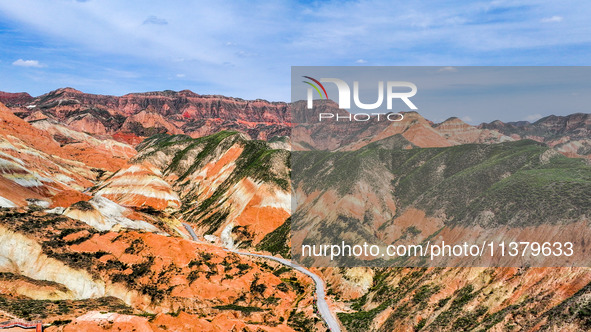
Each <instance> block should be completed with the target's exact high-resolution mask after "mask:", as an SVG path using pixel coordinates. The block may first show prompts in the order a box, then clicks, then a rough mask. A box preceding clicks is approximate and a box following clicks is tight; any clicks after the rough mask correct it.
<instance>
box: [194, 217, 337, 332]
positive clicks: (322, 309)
mask: <svg viewBox="0 0 591 332" xmlns="http://www.w3.org/2000/svg"><path fill="white" fill-rule="evenodd" d="M183 226H184V227H185V229H186V230H187V232H189V234H190V235H191V237H192V238H193V240H194V241H195V242H199V243H205V242H203V241H201V240H199V238H198V237H197V234H195V231H194V230H193V227H191V225H189V224H187V223H183ZM224 250H226V251H229V252H233V253H235V254H238V255H243V256H254V257H261V258H266V259H270V260H274V261H276V262H279V263H281V264H283V265H285V266H288V267H290V268H292V269H295V270H298V271H300V272H302V273H303V274H305V275H307V276H308V277H310V278H312V280H314V284H315V285H316V304H317V307H318V311H319V313H320V316H321V317H322V319H323V320H324V322H325V323H326V325H327V326H328V328H329V329H330V331H331V332H340V331H341V327H340V325H339V322H338V321H337V319H336V318H335V316H334V315H333V314H332V312H331V311H330V309H329V307H328V304H327V303H326V291H325V285H324V280H322V279H321V278H320V277H319V276H318V275H317V274H315V273H312V272H311V271H309V270H308V269H306V268H305V267H303V266H301V265H298V264H296V263H294V262H292V261H289V260H287V259H283V258H279V257H275V256H270V255H261V254H255V253H251V252H246V251H239V250H235V249H224Z"/></svg>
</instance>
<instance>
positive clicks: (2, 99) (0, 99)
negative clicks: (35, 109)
mask: <svg viewBox="0 0 591 332" xmlns="http://www.w3.org/2000/svg"><path fill="white" fill-rule="evenodd" d="M32 100H33V97H31V95H30V94H28V93H26V92H17V93H10V92H2V91H0V103H2V104H5V105H10V106H13V105H14V106H25V105H27V104H28V103H30V102H31V101H32Z"/></svg>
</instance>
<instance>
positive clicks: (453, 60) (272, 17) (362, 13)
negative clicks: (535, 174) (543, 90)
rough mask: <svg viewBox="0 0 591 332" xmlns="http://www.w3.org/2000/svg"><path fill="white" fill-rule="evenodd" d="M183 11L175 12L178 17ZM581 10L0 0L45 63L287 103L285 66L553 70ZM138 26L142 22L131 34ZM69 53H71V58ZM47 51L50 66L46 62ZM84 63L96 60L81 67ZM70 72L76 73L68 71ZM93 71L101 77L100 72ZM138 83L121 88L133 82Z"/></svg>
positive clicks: (581, 38)
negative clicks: (173, 80)
mask: <svg viewBox="0 0 591 332" xmlns="http://www.w3.org/2000/svg"><path fill="white" fill-rule="evenodd" d="M140 3H141V4H140ZM138 4H139V5H138ZM181 5H182V6H183V7H182V8H183V10H179V9H178V8H179V6H181ZM31 8H35V9H36V10H34V11H32V10H31ZM528 8H529V9H528ZM532 8H533V9H532ZM572 8H575V9H572ZM589 8H590V7H589V5H577V6H573V5H572V4H568V5H566V4H563V3H562V2H556V3H552V2H548V3H545V4H543V5H539V6H538V5H535V6H533V5H531V1H530V0H518V1H517V3H516V4H512V3H511V4H510V3H509V2H506V1H494V2H492V3H491V2H488V1H485V2H480V1H475V2H462V3H461V5H458V2H454V1H452V2H449V3H448V2H439V1H433V0H431V1H425V2H412V4H410V3H406V4H400V5H397V6H392V3H391V2H390V1H385V0H366V1H344V2H340V1H319V2H314V5H310V4H307V2H301V1H294V2H290V1H277V2H261V3H258V2H248V1H247V2H241V1H231V0H221V1H206V2H185V1H174V0H173V1H172V2H157V1H142V2H136V1H133V2H126V1H117V0H103V1H88V2H85V3H79V2H75V1H57V2H53V1H52V2H49V1H41V0H19V1H0V20H3V19H4V18H10V20H8V21H9V22H10V24H11V25H14V30H15V31H24V32H25V33H29V34H31V35H34V36H35V38H37V39H41V40H43V41H44V44H43V45H41V46H39V45H35V46H39V47H37V49H35V50H32V48H30V49H29V50H30V51H31V52H38V51H39V49H42V48H44V47H47V48H49V47H53V48H54V49H58V50H63V51H61V52H63V53H59V52H60V51H54V52H52V53H51V54H49V53H47V54H49V55H47V54H44V61H51V63H52V64H53V63H56V64H57V63H59V64H60V66H70V68H77V66H81V67H84V68H83V69H88V70H87V71H88V72H90V71H91V70H92V68H94V67H96V68H100V67H101V64H100V61H101V59H105V61H112V62H113V61H114V62H116V63H115V64H114V67H117V65H119V66H120V67H119V68H117V69H122V70H130V67H131V68H133V70H134V71H136V70H137V72H138V75H145V76H149V77H150V78H154V80H146V79H141V78H139V79H138V82H140V81H141V84H145V85H148V84H150V86H154V87H156V86H158V87H160V85H158V84H159V83H158V82H159V81H158V80H157V78H158V77H170V76H171V74H170V73H173V74H172V76H173V77H174V73H185V74H186V75H187V77H190V78H199V79H198V80H197V79H196V83H195V85H189V86H187V87H188V88H192V89H195V90H196V92H203V90H200V89H208V90H207V92H208V93H209V92H212V93H220V94H229V95H233V96H236V97H242V98H259V97H261V98H267V99H271V100H289V99H290V97H289V96H290V92H289V91H290V88H289V84H290V78H289V75H290V66H292V65H300V64H305V65H350V64H353V63H357V64H363V63H366V62H365V61H367V60H368V59H370V62H371V64H379V65H441V64H450V65H452V64H453V65H460V64H462V65H515V64H530V63H531V61H532V58H531V52H529V51H531V50H532V49H536V50H538V49H542V51H537V52H538V53H539V55H537V56H536V57H535V61H536V62H535V64H557V63H556V61H557V60H556V57H555V55H554V54H553V53H552V52H548V53H547V54H544V53H543V52H544V51H543V49H553V50H554V49H556V47H558V46H562V45H566V46H568V45H588V44H589V43H591V34H589V33H584V32H586V31H588V30H589V25H588V17H589V14H590V10H589ZM567 11H568V13H566V12H567ZM555 13H560V14H562V15H564V16H565V17H568V20H564V21H563V22H562V23H561V24H540V19H541V18H544V17H547V18H550V19H552V21H556V20H557V18H554V16H553V15H555ZM563 13H564V14H563ZM56 17H59V18H60V19H59V20H56V19H55V18H56ZM516 18H517V19H516ZM561 19H562V16H560V17H559V18H558V20H561ZM142 22H144V23H145V25H141V26H139V27H138V25H139V24H141V23H142ZM351 22H355V24H351ZM166 23H168V24H167V25H165V26H162V25H163V24H166ZM153 24H160V25H159V26H154V25H153ZM572 31H582V33H572ZM5 35H6V36H7V37H6V38H10V35H8V34H5ZM16 39H17V38H15V40H16ZM0 41H1V40H0ZM64 45H65V46H66V47H64ZM581 47H584V48H583V49H582V50H581V51H577V52H571V53H572V54H571V55H570V58H569V59H571V60H569V61H570V62H569V63H567V64H578V63H585V61H586V58H588V53H589V52H588V47H586V46H581ZM70 50H75V52H71V53H72V54H71V55H70V54H68V53H67V52H68V51H70ZM24 51H26V50H24ZM20 52H21V53H18V55H17V56H20V57H25V59H26V58H30V57H33V58H34V57H35V55H33V54H39V53H30V54H31V55H21V54H26V53H22V52H23V51H20ZM76 54H77V55H78V58H75V57H76ZM499 54H503V55H504V56H502V57H501V56H499ZM521 54H524V55H523V56H521ZM51 55H56V59H48V58H46V57H47V56H51ZM85 55H93V56H92V57H87V58H86V59H85V58H83V57H84V56H85ZM0 57H1V56H0ZM72 58H75V59H74V61H72ZM107 59H108V60H107ZM113 59H115V60H113ZM356 59H357V60H356ZM573 59H574V60H573ZM12 60H13V59H10V60H9V61H12ZM23 61H25V60H23ZM85 61H89V62H88V64H89V65H86V64H87V63H86V62H85ZM577 61H578V62H577ZM40 65H41V64H40ZM108 65H109V66H111V64H108ZM52 68H53V65H52ZM60 68H61V67H60ZM72 73H75V74H78V75H82V74H81V72H80V70H77V69H73V70H72ZM94 74H95V77H97V78H107V77H108V76H106V75H105V74H104V72H102V71H100V70H97V71H96V72H94ZM145 82H149V83H145ZM162 82H165V81H162ZM246 82H248V84H246ZM50 83H51V82H47V85H48V86H51V85H52V84H50ZM136 83H137V82H135V81H134V82H131V81H129V85H130V86H131V85H132V84H136ZM166 83H167V84H170V81H166ZM181 83H182V85H183V86H186V84H187V82H185V81H184V80H183V82H181ZM53 85H55V83H54V84H53ZM142 86H143V85H142ZM96 89H98V90H100V89H104V85H101V86H97V87H96ZM134 90H137V88H135V89H134ZM125 92H128V91H121V93H125Z"/></svg>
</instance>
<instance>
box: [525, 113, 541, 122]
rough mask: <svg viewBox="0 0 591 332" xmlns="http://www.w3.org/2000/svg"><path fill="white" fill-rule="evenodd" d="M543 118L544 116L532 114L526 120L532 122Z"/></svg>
mask: <svg viewBox="0 0 591 332" xmlns="http://www.w3.org/2000/svg"><path fill="white" fill-rule="evenodd" d="M540 118H542V114H530V115H528V116H526V117H525V120H527V121H529V122H532V121H536V120H538V119H540Z"/></svg>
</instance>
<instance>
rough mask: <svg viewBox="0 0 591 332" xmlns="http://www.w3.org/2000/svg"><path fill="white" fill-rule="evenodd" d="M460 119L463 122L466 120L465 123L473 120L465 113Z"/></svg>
mask: <svg viewBox="0 0 591 332" xmlns="http://www.w3.org/2000/svg"><path fill="white" fill-rule="evenodd" d="M461 120H462V121H464V122H466V123H471V122H473V121H474V120H472V118H471V117H469V116H467V115H466V116H463V117H462V118H461Z"/></svg>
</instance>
